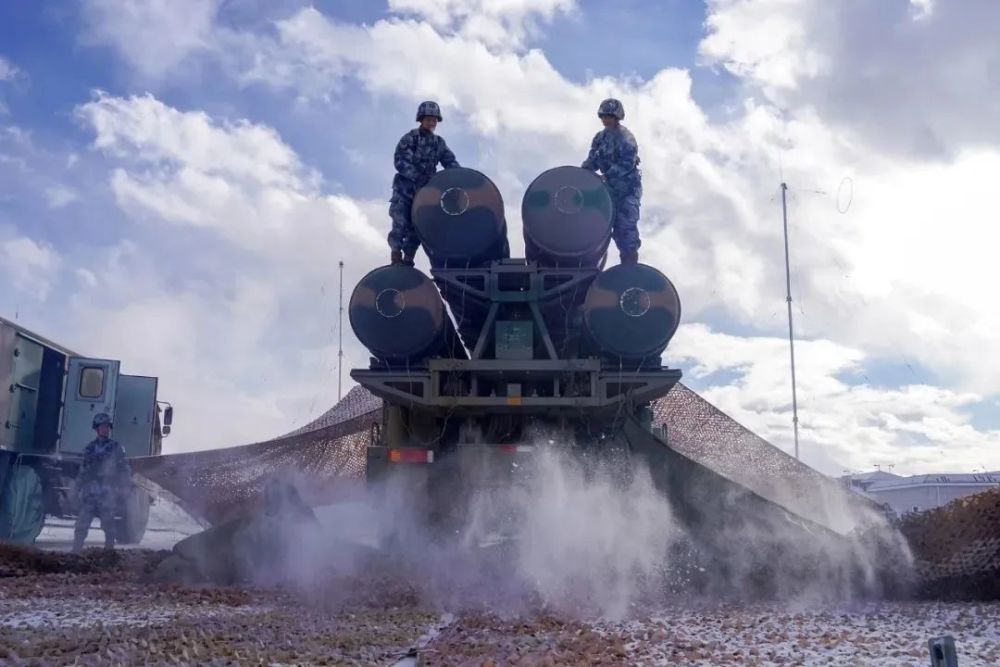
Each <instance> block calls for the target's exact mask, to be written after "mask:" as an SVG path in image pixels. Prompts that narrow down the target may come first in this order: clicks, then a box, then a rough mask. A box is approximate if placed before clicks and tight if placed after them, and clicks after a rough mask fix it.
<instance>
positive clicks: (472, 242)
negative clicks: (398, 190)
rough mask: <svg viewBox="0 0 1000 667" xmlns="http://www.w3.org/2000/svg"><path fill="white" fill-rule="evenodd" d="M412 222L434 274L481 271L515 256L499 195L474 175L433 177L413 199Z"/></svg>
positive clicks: (460, 172) (458, 172)
mask: <svg viewBox="0 0 1000 667" xmlns="http://www.w3.org/2000/svg"><path fill="white" fill-rule="evenodd" d="M412 217H413V226H414V227H415V228H416V230H417V234H418V235H419V237H420V242H421V243H422V244H423V248H424V252H426V253H427V257H428V258H429V259H430V263H431V266H432V267H434V268H443V267H452V268H460V267H478V266H484V265H486V264H489V262H491V261H493V260H496V259H502V258H505V257H509V256H510V247H509V245H508V243H507V222H506V219H505V218H504V210H503V199H502V198H501V197H500V191H499V190H498V189H497V187H496V185H494V184H493V181H491V180H490V179H489V178H487V177H486V176H484V175H483V174H481V173H480V172H478V171H476V170H475V169H466V168H465V167H456V168H454V169H442V170H441V171H439V172H437V173H436V174H434V176H432V177H431V180H430V181H429V182H428V183H427V185H425V186H424V187H422V188H420V190H418V191H417V194H416V196H415V197H414V198H413V209H412Z"/></svg>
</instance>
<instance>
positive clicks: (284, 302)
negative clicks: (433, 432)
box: [74, 95, 387, 451]
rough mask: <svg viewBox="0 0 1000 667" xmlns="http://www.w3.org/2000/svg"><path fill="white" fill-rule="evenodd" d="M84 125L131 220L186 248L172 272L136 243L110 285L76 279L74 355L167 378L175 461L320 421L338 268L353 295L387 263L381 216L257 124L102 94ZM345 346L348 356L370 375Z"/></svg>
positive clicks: (117, 255)
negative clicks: (329, 184)
mask: <svg viewBox="0 0 1000 667" xmlns="http://www.w3.org/2000/svg"><path fill="white" fill-rule="evenodd" d="M77 115H78V117H79V118H80V119H81V121H82V122H83V123H84V124H85V125H86V126H87V127H88V128H90V130H91V131H93V133H94V143H93V146H94V149H95V150H97V151H99V152H100V153H101V154H103V155H105V156H106V157H107V159H108V160H109V163H110V164H109V166H111V167H112V168H111V169H110V172H109V187H110V188H111V191H112V193H113V195H114V197H115V199H116V201H117V203H118V205H119V207H120V208H121V210H122V211H123V212H125V213H126V215H128V216H129V217H130V218H132V219H134V220H136V221H143V222H144V223H145V224H146V225H147V226H149V227H150V228H151V229H152V230H155V233H156V234H157V235H158V236H160V237H161V238H164V239H166V238H169V237H171V236H172V234H173V232H174V231H179V232H180V233H181V234H183V235H184V238H183V239H182V240H179V241H177V240H175V241H174V242H175V243H178V244H179V245H180V251H181V252H182V254H181V255H178V256H176V257H171V258H170V261H168V263H166V264H162V263H160V260H159V257H160V252H161V251H160V249H158V248H151V247H145V246H142V245H138V244H135V243H131V242H128V243H121V244H119V245H118V246H116V247H114V248H113V249H112V250H111V251H109V254H108V255H107V256H106V257H104V258H103V259H102V260H101V261H100V266H101V271H100V273H91V272H90V271H82V272H81V271H78V272H77V276H78V277H79V278H80V280H79V282H78V292H77V294H76V296H75V297H74V311H75V312H76V313H77V319H76V321H77V322H78V324H79V327H80V330H81V331H84V332H90V333H89V334H86V336H85V337H84V339H83V340H81V341H80V342H78V343H76V345H77V347H79V348H80V349H86V350H88V351H94V350H101V351H102V352H101V353H102V354H112V355H118V356H119V357H120V358H122V359H123V361H124V362H125V363H126V365H128V366H129V368H132V369H133V371H134V372H139V371H137V370H136V369H144V370H143V372H152V371H151V370H149V369H158V370H157V374H158V375H159V376H160V378H161V393H162V395H163V396H164V397H165V398H166V399H167V400H170V401H171V402H172V403H173V404H174V405H175V407H176V408H177V414H178V420H177V428H175V429H174V433H173V435H172V436H171V440H170V446H171V449H172V450H173V451H177V450H179V449H192V448H203V447H215V446H221V445H231V444H238V443H239V442H241V441H246V440H262V439H266V438H268V437H272V436H274V435H277V434H280V433H283V432H286V431H288V430H291V428H292V427H293V424H292V423H291V422H293V421H294V422H295V424H294V425H301V423H303V422H304V421H306V420H307V419H309V418H311V417H314V416H316V413H317V412H319V411H322V409H323V408H324V407H325V406H326V405H328V404H330V403H331V402H332V400H333V393H335V387H336V381H335V378H332V379H331V375H330V373H331V372H332V370H333V368H332V367H331V366H330V364H329V360H330V359H331V358H332V359H335V355H332V354H331V352H330V349H331V346H332V345H333V344H334V343H333V342H334V341H335V340H336V337H335V335H334V331H335V327H336V324H337V323H336V317H337V313H336V305H335V300H334V299H335V295H336V289H335V287H336V280H337V275H336V270H337V269H336V262H337V260H338V259H341V258H343V259H344V260H345V263H346V267H345V268H346V270H345V281H346V290H347V291H348V294H349V291H350V289H351V288H352V286H353V285H354V283H355V282H356V281H357V280H359V279H360V277H361V276H362V275H363V274H364V273H366V272H367V271H368V270H370V268H371V267H373V266H377V265H379V264H382V263H384V258H385V257H386V256H387V251H386V250H385V239H384V233H382V232H379V231H376V226H375V225H374V224H373V223H372V222H370V217H371V216H373V215H379V216H385V214H384V207H383V206H381V205H374V204H369V203H367V202H359V201H355V200H353V199H350V198H348V197H343V196H336V195H329V194H327V193H325V192H324V190H323V183H322V179H321V178H320V177H319V176H318V174H316V173H315V172H314V171H313V170H310V169H308V168H306V167H305V166H304V165H303V164H302V163H301V161H300V159H299V157H298V155H297V154H296V153H295V151H293V150H292V149H291V148H290V147H289V146H288V145H287V144H285V143H284V142H283V141H282V140H281V138H280V137H279V136H278V135H277V133H275V132H274V131H273V129H271V128H268V127H266V126H263V125H259V124H254V123H250V122H248V121H243V120H241V121H232V122H230V121H226V120H224V119H216V118H212V117H209V116H208V115H207V114H204V113H202V112H196V111H182V110H179V109H176V108H173V107H170V106H168V105H166V104H164V103H162V102H160V101H159V100H157V99H156V98H154V97H152V96H148V95H146V96H134V97H130V98H119V97H111V96H107V95H98V96H97V97H96V98H95V99H94V100H93V101H91V102H88V103H86V104H84V105H81V106H80V107H79V108H78V110H77ZM163 256H164V257H168V256H167V255H163ZM174 261H176V262H178V265H177V269H179V271H171V270H168V268H167V267H168V266H170V265H171V263H172V262H174ZM97 294H100V295H101V298H100V301H99V305H97V306H95V305H94V298H93V296H92V295H97ZM346 338H347V339H348V341H347V342H348V349H347V350H346V354H347V355H348V357H347V358H348V359H350V360H351V361H352V362H354V363H355V364H357V365H361V364H363V363H365V359H366V356H365V353H364V351H363V350H361V349H360V348H359V347H358V346H357V345H356V343H354V342H353V341H351V340H350V338H351V337H346ZM346 379H347V378H346V376H345V380H346ZM317 397H318V398H317ZM317 403H318V405H317ZM310 410H312V411H310Z"/></svg>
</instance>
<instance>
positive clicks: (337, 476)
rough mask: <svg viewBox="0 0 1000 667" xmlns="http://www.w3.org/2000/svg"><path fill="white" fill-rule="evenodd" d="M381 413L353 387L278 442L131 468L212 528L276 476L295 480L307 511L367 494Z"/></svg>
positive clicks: (249, 503) (144, 461) (146, 461)
mask: <svg viewBox="0 0 1000 667" xmlns="http://www.w3.org/2000/svg"><path fill="white" fill-rule="evenodd" d="M380 408H381V403H380V402H379V401H378V400H377V399H375V397H373V396H372V395H371V394H369V393H368V392H366V391H364V390H362V389H360V388H355V389H354V390H353V391H351V392H350V393H348V395H347V396H345V397H344V399H343V400H342V401H341V402H340V403H339V404H338V405H337V406H336V407H335V408H333V409H332V410H330V411H329V412H327V413H326V414H324V415H323V416H322V417H320V418H319V419H317V420H316V421H314V422H312V423H311V424H309V425H308V426H305V427H303V428H300V429H298V430H296V431H294V432H292V433H290V434H288V435H285V436H282V437H280V438H276V439H274V440H269V441H266V442H259V443H255V444H252V445H244V446H242V447H229V448H225V449H213V450H207V451H199V452H190V453H185V454H170V455H166V456H150V457H144V458H138V459H133V460H132V469H133V471H134V472H135V473H137V474H139V475H141V476H142V477H144V478H146V479H147V480H149V481H151V482H152V483H153V484H154V485H155V487H159V488H158V490H161V489H162V490H165V491H166V492H167V493H168V494H170V495H172V496H173V497H174V498H173V499H175V500H177V501H178V502H179V503H180V504H181V506H182V507H184V509H185V510H187V511H188V512H190V513H191V514H193V515H194V516H195V517H197V518H199V519H204V520H206V521H208V522H209V523H212V524H217V523H220V522H223V521H226V520H228V519H231V518H233V517H235V516H239V515H240V514H243V513H245V512H246V510H247V509H248V508H252V507H254V503H255V502H256V500H257V499H258V496H259V495H260V492H261V490H262V488H263V483H264V481H266V480H267V479H269V478H270V477H272V476H274V475H289V476H292V477H294V478H295V481H296V486H297V487H298V488H299V491H300V493H301V494H302V497H303V499H304V500H305V501H306V502H307V503H308V504H310V505H314V506H315V505H322V504H328V503H331V502H334V501H336V500H339V499H344V498H350V497H356V496H357V495H358V494H360V493H361V490H362V486H363V485H362V481H363V479H364V475H365V465H366V462H365V447H366V446H367V445H368V442H369V438H370V435H369V433H370V428H371V426H372V424H373V423H374V422H375V421H377V418H378V412H379V409H380Z"/></svg>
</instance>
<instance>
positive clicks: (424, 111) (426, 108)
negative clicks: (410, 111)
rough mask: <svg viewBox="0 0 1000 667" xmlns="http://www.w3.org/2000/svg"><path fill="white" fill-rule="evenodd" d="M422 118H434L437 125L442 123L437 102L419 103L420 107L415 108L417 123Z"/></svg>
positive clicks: (442, 119)
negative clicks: (436, 120)
mask: <svg viewBox="0 0 1000 667" xmlns="http://www.w3.org/2000/svg"><path fill="white" fill-rule="evenodd" d="M424 116H434V117H435V118H437V119H438V122H439V123H440V122H442V121H444V118H442V117H441V107H439V106H438V103H437V102H431V101H430V100H428V101H426V102H421V103H420V106H418V107H417V122H418V123H419V122H420V119H421V118H423V117H424Z"/></svg>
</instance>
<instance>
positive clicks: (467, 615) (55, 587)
mask: <svg viewBox="0 0 1000 667" xmlns="http://www.w3.org/2000/svg"><path fill="white" fill-rule="evenodd" d="M165 554H166V552H163V551H148V550H132V551H126V552H118V553H115V554H110V555H109V554H104V553H102V552H101V551H100V550H97V549H94V550H88V551H87V552H85V553H84V554H83V555H80V556H75V555H72V554H65V553H52V552H38V551H34V550H22V549H16V548H9V547H3V548H0V664H4V665H8V664H9V665H69V664H83V665H88V664H92V665H98V664H99V665H108V664H122V665H134V664H192V665H195V664H197V665H216V664H218V665H226V664H231V665H248V664H267V665H334V664H348V665H398V664H412V665H427V666H430V665H476V666H482V665H494V666H499V665H600V664H604V665H672V664H686V665H772V664H783V665H825V664H829V665H842V664H852V665H921V666H923V665H926V664H927V662H928V659H927V657H926V656H927V649H926V645H927V639H928V638H930V637H932V636H936V635H940V634H952V635H953V636H954V637H955V639H956V642H957V645H958V649H959V654H960V655H959V664H961V665H962V666H963V667H967V666H969V665H996V664H1000V604H961V603H952V604H944V603H907V604H903V603H894V604H881V605H868V606H859V607H855V608H837V609H834V608H829V607H827V608H807V607H802V608H799V609H794V610H792V609H787V608H779V607H776V606H769V605H764V606H745V605H741V606H733V605H712V606H704V607H701V608H696V607H691V606H684V607H681V606H678V607H670V606H660V607H658V608H653V609H644V610H636V614H635V616H636V618H634V619H631V620H625V621H619V622H606V621H605V622H601V621H597V620H590V621H587V620H583V619H573V618H569V617H567V616H566V615H557V614H553V613H549V612H546V611H544V610H541V609H539V610H535V611H533V612H527V613H525V612H522V613H519V614H517V615H514V616H509V617H500V616H496V615H492V614H489V613H486V612H483V611H482V610H479V611H467V612H464V613H457V614H455V615H453V616H452V615H447V614H443V613H442V610H441V609H438V608H435V607H434V606H433V605H429V604H424V603H423V602H422V601H421V596H420V595H419V594H418V593H417V592H416V591H415V589H413V588H412V587H411V586H410V585H409V584H407V583H405V582H404V581H402V580H401V579H400V578H398V577H392V576H388V575H382V574H380V573H379V572H378V571H377V570H371V569H369V570H367V571H363V572H359V573H356V574H355V575H353V576H352V577H350V578H346V577H345V578H341V579H337V578H330V579H326V580H323V581H316V582H313V583H312V584H311V585H308V586H306V587H305V588H300V589H295V590H293V589H288V588H283V589H277V588H217V587H183V586H176V585H166V584H157V583H151V582H150V581H148V579H147V577H148V574H149V573H150V572H152V570H153V568H154V567H155V565H156V563H157V562H158V561H159V560H160V559H162V558H163V557H164V556H165ZM373 567H377V564H373ZM414 647H419V651H418V652H417V653H418V655H417V657H413V658H410V659H409V660H407V659H405V657H404V656H405V655H406V653H407V651H408V650H409V649H411V648H414Z"/></svg>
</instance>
